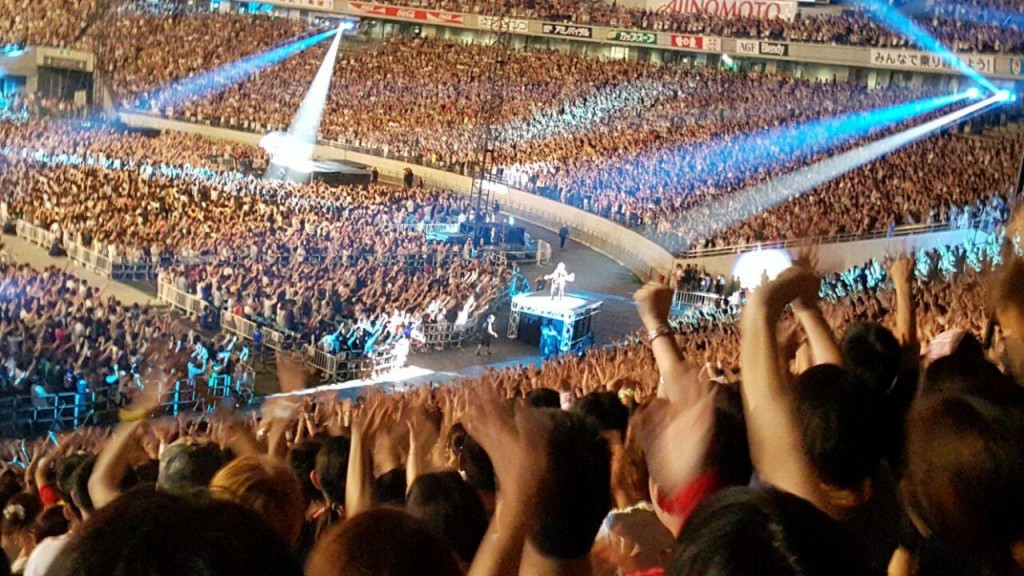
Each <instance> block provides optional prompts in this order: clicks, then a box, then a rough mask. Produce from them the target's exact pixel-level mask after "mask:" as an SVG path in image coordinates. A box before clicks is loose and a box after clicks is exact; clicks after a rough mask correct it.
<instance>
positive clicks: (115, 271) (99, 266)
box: [14, 220, 156, 280]
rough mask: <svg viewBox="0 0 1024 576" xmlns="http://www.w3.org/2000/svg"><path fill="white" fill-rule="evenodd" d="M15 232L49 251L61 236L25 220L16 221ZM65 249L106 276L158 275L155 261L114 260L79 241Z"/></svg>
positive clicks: (116, 278) (66, 244)
mask: <svg viewBox="0 0 1024 576" xmlns="http://www.w3.org/2000/svg"><path fill="white" fill-rule="evenodd" d="M14 226H15V232H16V233H17V235H18V237H19V238H23V239H25V240H28V241H29V242H31V243H33V244H35V245H37V246H40V247H41V248H43V249H44V250H47V251H49V250H50V247H51V246H53V242H54V241H55V240H58V239H60V238H61V235H60V234H59V233H56V232H50V231H49V230H45V229H43V228H40V227H39V226H36V225H35V224H31V223H29V222H26V221H24V220H18V221H17V223H15V225H14ZM64 251H65V252H67V255H68V258H70V259H71V260H74V261H75V262H77V263H78V264H80V265H81V266H82V267H84V268H85V269H86V270H89V271H92V272H95V273H96V274H99V275H100V276H103V277H105V278H111V279H114V280H142V279H145V278H153V277H154V276H155V275H156V264H155V263H153V262H117V263H115V262H114V261H112V260H111V259H110V258H109V257H108V256H104V255H103V254H100V253H99V252H96V251H95V250H90V249H88V248H86V247H85V246H82V245H81V244H78V243H77V242H66V243H65V244H64Z"/></svg>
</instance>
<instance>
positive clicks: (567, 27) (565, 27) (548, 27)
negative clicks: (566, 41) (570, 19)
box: [540, 22, 594, 38]
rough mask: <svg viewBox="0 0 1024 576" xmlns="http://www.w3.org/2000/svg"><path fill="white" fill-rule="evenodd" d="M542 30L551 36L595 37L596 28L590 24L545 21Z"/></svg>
mask: <svg viewBox="0 0 1024 576" xmlns="http://www.w3.org/2000/svg"><path fill="white" fill-rule="evenodd" d="M540 30H541V32H543V33H545V34H548V35H550V36H563V37H565V38H593V37H594V29H593V28H591V27H590V26H576V25H575V24H553V23H551V22H544V23H542V24H541V27H540Z"/></svg>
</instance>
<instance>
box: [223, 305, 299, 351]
mask: <svg viewBox="0 0 1024 576" xmlns="http://www.w3.org/2000/svg"><path fill="white" fill-rule="evenodd" d="M220 327H221V329H222V330H224V331H226V332H230V333H232V334H237V335H238V336H241V337H242V338H245V339H246V340H248V341H250V342H252V340H253V333H254V332H255V331H256V323H255V322H253V321H252V320H249V319H247V318H243V317H241V316H239V315H237V314H232V313H231V312H223V313H222V314H221V316H220ZM260 332H262V333H263V343H264V344H266V346H267V348H270V349H271V350H275V351H278V352H280V351H281V349H282V348H283V347H284V343H285V342H286V341H287V340H288V337H287V335H285V334H284V333H283V332H280V331H277V330H274V329H272V328H267V327H266V326H263V327H261V328H260Z"/></svg>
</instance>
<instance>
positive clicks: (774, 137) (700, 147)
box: [663, 93, 967, 187]
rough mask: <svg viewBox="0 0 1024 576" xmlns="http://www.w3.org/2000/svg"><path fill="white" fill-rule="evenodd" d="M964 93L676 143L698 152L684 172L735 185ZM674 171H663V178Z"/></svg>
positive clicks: (689, 176) (683, 151)
mask: <svg viewBox="0 0 1024 576" xmlns="http://www.w3.org/2000/svg"><path fill="white" fill-rule="evenodd" d="M966 99H967V95H966V94H965V93H960V94H947V95H945V96H937V97H934V98H927V99H924V100H915V101H912V102H907V103H904V104H898V105H895V106H887V107H884V108H875V109H870V110H860V111H857V112H851V113H848V114H843V115H840V116H835V117H830V118H822V119H817V120H810V121H806V122H798V123H796V124H791V125H788V126H783V127H779V128H770V129H765V130H759V131H757V132H754V133H750V134H740V135H729V136H726V137H723V138H720V139H716V140H712V141H709V142H700V143H697V144H694V145H691V146H687V147H686V148H681V149H680V150H679V154H680V155H682V156H684V157H685V156H699V157H701V158H703V159H704V161H703V162H701V163H698V164H695V165H694V166H693V168H692V169H691V170H689V171H688V172H687V173H686V174H685V177H686V179H687V180H692V181H696V182H703V183H706V184H708V185H711V186H718V187H728V186H733V185H738V184H739V183H741V182H742V181H744V180H746V179H747V177H748V176H750V175H752V174H755V173H758V172H763V171H768V170H772V169H774V168H776V167H779V166H784V165H791V164H795V163H798V162H803V161H806V160H808V159H810V158H813V157H814V156H816V155H818V154H821V153H824V152H827V151H829V150H832V149H834V148H837V147H839V146H843V145H845V144H848V143H850V142H853V141H855V140H857V139H859V138H864V137H866V136H869V135H870V134H871V133H873V132H874V131H876V130H879V129H884V128H888V127H890V126H892V125H894V124H899V123H900V122H905V121H907V120H910V119H912V118H916V117H918V116H922V115H924V114H927V113H929V112H932V111H935V110H938V109H939V108H942V107H944V106H948V105H950V104H953V103H956V102H960V101H962V100H966ZM677 177H678V175H677V174H665V175H664V176H663V178H664V179H665V181H666V182H669V181H673V180H675V179H676V178H677Z"/></svg>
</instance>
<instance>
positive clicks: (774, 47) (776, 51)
mask: <svg viewBox="0 0 1024 576" xmlns="http://www.w3.org/2000/svg"><path fill="white" fill-rule="evenodd" d="M758 51H759V52H760V54H761V56H789V44H783V43H782V42H761V44H760V45H759V46H758Z"/></svg>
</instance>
